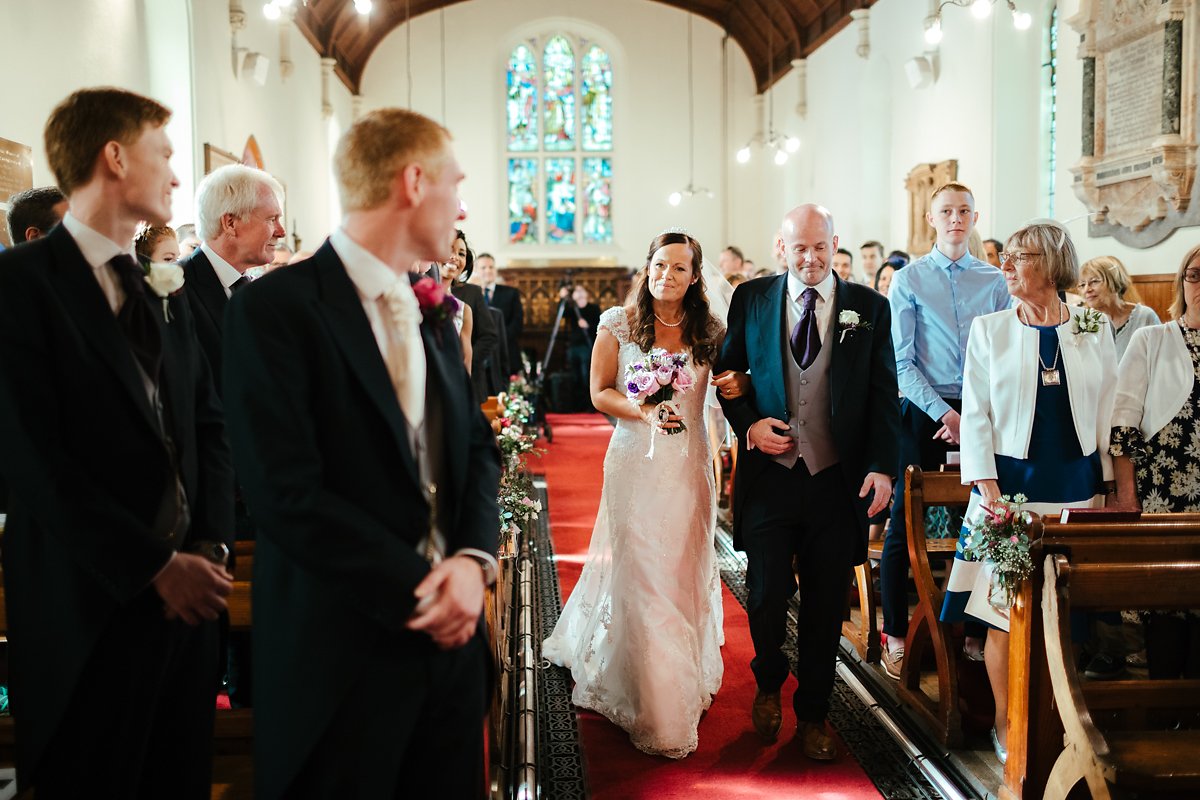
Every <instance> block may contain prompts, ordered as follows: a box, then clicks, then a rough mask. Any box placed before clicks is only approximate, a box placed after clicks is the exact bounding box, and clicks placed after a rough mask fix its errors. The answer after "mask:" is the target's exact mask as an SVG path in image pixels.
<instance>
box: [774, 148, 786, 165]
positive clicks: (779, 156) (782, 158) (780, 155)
mask: <svg viewBox="0 0 1200 800" xmlns="http://www.w3.org/2000/svg"><path fill="white" fill-rule="evenodd" d="M787 160H788V154H787V152H786V151H784V150H776V151H775V166H777V167H782V166H783V165H784V164H786V163H787Z"/></svg>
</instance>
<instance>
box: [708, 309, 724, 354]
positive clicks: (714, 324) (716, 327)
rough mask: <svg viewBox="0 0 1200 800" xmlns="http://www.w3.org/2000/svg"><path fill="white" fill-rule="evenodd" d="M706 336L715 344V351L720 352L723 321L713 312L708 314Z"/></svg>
mask: <svg viewBox="0 0 1200 800" xmlns="http://www.w3.org/2000/svg"><path fill="white" fill-rule="evenodd" d="M708 338H709V340H710V341H711V342H712V343H713V344H715V345H716V346H717V352H718V353H719V352H721V343H722V342H724V341H725V323H723V322H721V320H720V319H719V318H717V316H716V315H715V314H709V315H708Z"/></svg>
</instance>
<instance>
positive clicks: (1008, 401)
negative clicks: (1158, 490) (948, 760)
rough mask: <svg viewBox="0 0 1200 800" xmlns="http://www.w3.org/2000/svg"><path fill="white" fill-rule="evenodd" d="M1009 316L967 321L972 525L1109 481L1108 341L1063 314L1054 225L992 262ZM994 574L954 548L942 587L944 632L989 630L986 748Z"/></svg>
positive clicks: (1003, 641)
mask: <svg viewBox="0 0 1200 800" xmlns="http://www.w3.org/2000/svg"><path fill="white" fill-rule="evenodd" d="M1000 260H1001V262H1002V263H1003V266H1002V267H1001V269H1002V270H1003V272H1004V278H1005V281H1006V282H1007V284H1008V291H1009V293H1010V294H1011V295H1012V296H1013V298H1014V299H1016V300H1017V301H1019V305H1017V307H1016V308H1010V309H1007V310H1005V311H997V312H995V313H992V314H986V315H984V316H981V317H976V318H975V321H974V322H973V323H972V324H971V332H970V336H969V338H968V340H967V357H966V364H965V368H964V374H963V400H962V418H961V421H960V429H959V430H960V442H961V453H962V481H963V483H964V484H973V485H974V488H973V489H972V492H971V501H970V503H969V505H968V506H967V513H966V517H965V519H964V523H963V535H962V541H963V542H964V543H965V540H966V535H967V533H968V531H969V527H970V525H971V524H972V523H973V522H974V521H976V520H979V519H981V518H982V516H983V508H982V507H983V506H985V505H989V506H990V504H992V503H994V502H995V501H996V500H998V499H999V498H1000V496H1001V495H1007V496H1009V497H1012V496H1014V495H1017V494H1024V495H1025V496H1026V497H1027V498H1028V502H1026V503H1025V505H1024V508H1025V510H1027V511H1032V512H1034V513H1037V514H1043V515H1055V516H1056V515H1057V514H1058V513H1059V512H1060V511H1061V510H1062V509H1063V508H1097V507H1100V506H1102V505H1103V504H1104V503H1103V498H1104V495H1103V492H1104V481H1105V480H1109V479H1111V475H1112V463H1111V459H1110V457H1109V455H1108V444H1109V442H1108V437H1109V428H1110V422H1111V420H1112V408H1113V398H1114V396H1115V394H1116V383H1117V357H1116V351H1115V350H1114V348H1113V342H1112V336H1111V335H1109V334H1108V333H1107V332H1106V331H1104V330H1102V327H1103V326H1102V325H1100V324H1099V321H1098V320H1097V319H1096V316H1097V315H1096V312H1094V311H1091V310H1087V309H1078V308H1071V307H1068V306H1067V305H1066V304H1065V303H1063V302H1062V301H1061V300H1060V299H1059V296H1058V292H1060V291H1062V290H1063V289H1066V288H1067V287H1070V286H1074V285H1075V284H1076V283H1077V282H1078V281H1079V260H1078V257H1077V256H1076V251H1075V245H1074V244H1073V243H1072V242H1071V237H1070V236H1069V235H1068V234H1067V231H1066V229H1065V228H1063V227H1062V226H1060V225H1058V224H1057V223H1054V222H1035V223H1032V224H1030V225H1027V226H1025V227H1024V228H1022V229H1021V230H1019V231H1017V232H1016V233H1014V234H1013V235H1012V236H1011V237H1010V238H1009V240H1008V245H1007V247H1006V249H1005V251H1004V252H1003V253H1001V255H1000ZM991 578H992V564H991V563H990V562H978V561H970V560H967V557H966V556H965V555H964V554H963V553H962V549H961V547H960V549H959V552H958V553H957V554H956V555H955V558H954V562H953V567H952V568H951V571H950V577H949V579H948V581H947V586H946V600H945V604H944V605H943V607H942V614H941V618H942V620H943V621H944V622H961V621H964V620H966V619H973V620H977V621H979V622H983V623H984V624H986V625H987V626H988V628H989V630H988V634H987V645H986V648H985V649H984V662H985V664H986V666H987V673H988V679H989V681H990V682H991V685H992V693H993V695H994V696H995V699H996V727H995V728H993V729H992V745H993V747H994V748H995V750H996V755H997V757H998V758H999V759H1000V761H1001V762H1003V761H1005V760H1006V759H1007V749H1006V748H1007V742H1008V720H1007V713H1008V688H1007V687H1008V627H1009V610H1008V608H998V607H996V606H994V605H992V604H991V603H990V602H989V597H988V595H989V584H990V581H991Z"/></svg>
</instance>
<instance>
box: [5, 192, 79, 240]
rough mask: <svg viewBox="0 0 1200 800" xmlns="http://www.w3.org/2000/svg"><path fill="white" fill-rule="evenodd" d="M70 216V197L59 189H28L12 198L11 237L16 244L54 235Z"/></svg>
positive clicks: (9, 216) (9, 203)
mask: <svg viewBox="0 0 1200 800" xmlns="http://www.w3.org/2000/svg"><path fill="white" fill-rule="evenodd" d="M66 213H67V198H65V197H63V193H62V192H60V191H59V190H58V187H57V186H41V187H38V188H36V189H26V190H25V191H23V192H17V193H16V194H14V195H13V196H12V197H10V198H8V238H9V239H11V240H12V243H13V244H14V245H17V244H20V243H21V242H32V241H33V240H34V239H40V238H41V237H43V236H45V235H46V234H47V233H49V232H50V229H51V228H53V227H54V226H55V225H57V224H58V223H59V222H61V221H62V218H63V214H66Z"/></svg>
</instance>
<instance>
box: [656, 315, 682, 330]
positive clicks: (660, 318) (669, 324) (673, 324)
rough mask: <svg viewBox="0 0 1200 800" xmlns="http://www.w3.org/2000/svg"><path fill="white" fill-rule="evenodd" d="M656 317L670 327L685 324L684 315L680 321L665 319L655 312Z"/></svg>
mask: <svg viewBox="0 0 1200 800" xmlns="http://www.w3.org/2000/svg"><path fill="white" fill-rule="evenodd" d="M654 318H655V319H656V320H658V321H659V322H661V323H662V324H663V325H666V326H667V327H668V328H678V327H679V326H680V325H682V324H683V317H680V318H679V322H667V321H666V320H665V319H663V318H662V317H660V316H659V315H658V314H655V315H654Z"/></svg>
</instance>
